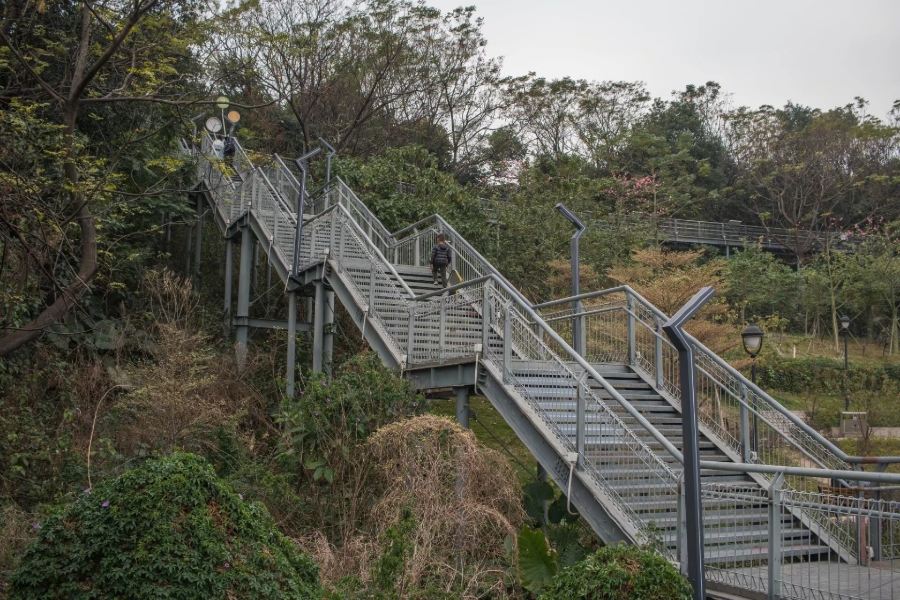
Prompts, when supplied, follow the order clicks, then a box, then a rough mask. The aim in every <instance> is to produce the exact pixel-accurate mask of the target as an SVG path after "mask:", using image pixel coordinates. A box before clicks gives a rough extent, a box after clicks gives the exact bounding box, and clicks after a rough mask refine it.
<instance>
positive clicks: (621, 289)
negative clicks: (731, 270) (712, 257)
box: [534, 285, 851, 470]
mask: <svg viewBox="0 0 900 600" xmlns="http://www.w3.org/2000/svg"><path fill="white" fill-rule="evenodd" d="M615 293H625V294H627V295H630V296H631V297H632V298H634V299H635V300H637V301H638V302H640V303H641V304H642V305H644V307H645V308H646V309H647V310H649V311H651V312H652V313H653V314H654V315H656V316H657V317H658V318H659V319H662V320H665V319H668V316H667V315H666V314H665V313H663V311H661V310H660V309H659V308H657V307H656V306H655V305H653V304H652V303H650V302H649V301H648V300H647V299H646V298H644V297H643V296H642V295H641V294H639V293H638V292H636V291H635V290H634V289H633V288H631V287H630V286H628V285H620V286H616V287H613V288H609V289H606V290H596V291H592V292H585V293H583V294H579V295H577V296H569V297H566V298H558V299H554V300H550V301H548V302H542V303H540V304H536V305H535V306H534V308H535V309H538V310H541V309H545V308H549V307H552V306H558V305H562V304H571V303H573V302H575V301H576V300H581V301H583V300H588V299H591V298H599V297H603V296H608V295H612V294H615ZM687 337H688V340H689V341H690V342H691V344H692V345H693V346H694V347H695V348H696V349H697V350H698V351H699V352H700V353H701V354H702V355H704V356H705V357H707V358H708V359H709V360H711V361H712V362H713V363H714V364H716V365H717V366H718V367H720V368H722V369H723V370H724V371H726V372H727V373H728V374H729V375H731V376H732V377H733V378H735V379H736V380H737V381H738V382H739V383H740V384H741V385H743V386H745V387H746V389H748V390H751V391H752V392H753V393H755V394H756V396H757V397H758V398H760V399H761V400H763V401H764V402H765V404H766V406H767V407H771V408H772V409H773V410H775V411H776V412H778V413H779V414H780V415H781V416H782V417H784V418H785V419H787V420H788V421H789V422H790V423H791V424H792V425H794V426H796V427H797V428H798V429H800V430H801V431H803V432H804V433H805V434H806V435H807V436H809V437H811V438H812V439H813V440H814V441H815V442H817V443H818V444H820V445H821V446H823V447H824V448H825V449H827V450H828V451H829V452H830V453H831V454H833V455H835V457H836V458H837V459H838V460H839V461H840V462H836V463H835V464H833V465H829V464H827V462H826V461H824V460H823V459H822V458H820V457H818V456H817V455H816V454H815V453H810V452H808V451H804V453H805V454H806V455H807V456H808V457H809V458H811V459H813V460H814V461H816V462H818V463H819V464H820V465H821V466H822V467H825V468H834V467H835V465H836V466H838V467H840V468H839V469H837V470H849V469H850V462H851V461H849V460H848V459H850V458H851V457H850V456H849V455H848V454H847V453H846V452H844V451H843V450H841V448H839V447H838V446H837V445H835V444H834V443H833V442H831V441H830V440H828V439H827V438H826V437H824V436H823V435H822V434H821V433H819V432H818V431H816V430H815V429H814V428H812V427H811V426H809V425H808V424H807V423H805V422H804V421H803V420H802V419H800V418H799V417H797V416H796V415H795V414H793V413H792V412H791V411H789V410H788V409H786V408H785V407H784V406H782V405H781V403H780V402H778V401H777V400H775V399H774V398H773V397H772V396H771V395H769V394H768V393H766V392H765V390H763V389H762V388H760V387H759V386H758V385H756V384H755V383H753V382H752V381H750V380H748V379H747V378H746V377H745V376H744V375H743V374H742V373H741V372H740V371H738V370H737V369H735V368H734V367H733V366H731V365H730V364H728V362H727V361H725V360H724V359H723V358H721V357H720V356H719V355H718V354H716V353H714V352H713V351H712V350H710V349H709V348H707V347H706V345H704V344H703V343H702V342H700V341H699V340H698V339H697V338H696V337H694V336H692V335H690V334H687ZM710 376H711V377H712V375H711V374H710ZM720 384H721V382H720ZM736 399H737V400H738V401H739V402H741V403H742V404H744V405H746V406H747V407H748V408H749V409H750V410H753V411H754V412H756V411H755V409H754V408H753V407H752V406H750V405H749V403H748V402H747V401H746V400H744V399H743V398H739V397H736ZM767 422H768V421H767ZM768 424H769V425H771V426H772V427H773V428H775V429H776V430H777V431H779V433H780V434H781V435H782V436H783V437H785V439H791V438H792V436H791V434H790V431H786V430H785V429H784V428H779V427H777V425H776V424H774V423H771V422H768ZM791 441H792V444H793V445H795V446H798V447H799V446H802V443H800V442H798V441H796V440H791Z"/></svg>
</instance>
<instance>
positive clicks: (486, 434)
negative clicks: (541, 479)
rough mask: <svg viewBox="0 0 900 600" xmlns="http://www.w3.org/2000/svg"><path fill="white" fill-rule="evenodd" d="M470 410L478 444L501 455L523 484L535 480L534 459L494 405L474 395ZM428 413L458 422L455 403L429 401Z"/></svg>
mask: <svg viewBox="0 0 900 600" xmlns="http://www.w3.org/2000/svg"><path fill="white" fill-rule="evenodd" d="M469 409H470V410H471V412H472V414H471V417H470V419H469V426H470V427H471V429H472V432H473V433H474V434H475V437H476V438H477V439H478V441H479V442H481V443H482V444H484V445H485V446H487V447H488V448H492V449H494V450H497V451H498V452H501V453H502V454H503V455H504V456H505V457H506V458H507V459H508V460H509V462H510V463H511V464H512V467H513V469H515V471H516V475H518V477H519V481H520V482H521V483H522V485H525V484H527V483H528V482H530V481H534V476H535V472H536V469H537V463H536V462H535V460H534V457H532V456H531V453H530V452H529V451H528V449H527V448H526V447H525V446H524V444H522V442H521V441H519V438H518V437H517V436H516V434H515V433H514V432H513V430H512V429H511V428H510V427H509V425H507V424H506V421H504V420H503V417H501V416H500V413H498V412H497V411H496V410H494V407H493V406H491V403H490V402H488V401H487V399H485V398H483V397H481V396H472V397H471V398H470V399H469ZM428 412H430V413H432V414H435V415H441V416H445V417H450V418H452V419H455V418H456V400H452V399H450V400H429V401H428Z"/></svg>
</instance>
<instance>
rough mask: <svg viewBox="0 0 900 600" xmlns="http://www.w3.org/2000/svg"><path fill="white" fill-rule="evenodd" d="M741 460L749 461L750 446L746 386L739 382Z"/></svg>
mask: <svg viewBox="0 0 900 600" xmlns="http://www.w3.org/2000/svg"><path fill="white" fill-rule="evenodd" d="M740 420H741V460H743V461H744V462H745V463H749V462H750V460H751V451H752V449H751V447H750V411H749V410H747V386H746V385H744V384H743V383H741V406H740Z"/></svg>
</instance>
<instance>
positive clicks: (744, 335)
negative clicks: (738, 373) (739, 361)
mask: <svg viewBox="0 0 900 600" xmlns="http://www.w3.org/2000/svg"><path fill="white" fill-rule="evenodd" d="M765 335H766V334H765V332H764V331H763V330H762V329H760V328H759V327H757V326H756V325H755V324H754V323H750V324H749V325H747V326H746V327H745V328H744V330H743V331H742V332H741V342H742V343H743V344H744V352H746V353H747V354H749V355H750V360H751V361H752V362H751V363H750V381H752V382H753V383H754V384H755V383H756V357H757V356H759V352H760V350H762V343H763V338H764V337H765Z"/></svg>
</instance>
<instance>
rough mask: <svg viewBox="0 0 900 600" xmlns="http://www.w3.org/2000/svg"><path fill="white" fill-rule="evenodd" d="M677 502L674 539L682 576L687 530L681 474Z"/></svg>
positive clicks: (685, 571)
mask: <svg viewBox="0 0 900 600" xmlns="http://www.w3.org/2000/svg"><path fill="white" fill-rule="evenodd" d="M677 502H678V505H677V507H676V514H675V518H676V519H677V521H676V523H675V528H676V531H675V533H676V535H675V538H676V540H677V542H676V543H677V545H678V562H679V564H680V565H681V573H682V575H684V576H687V574H688V556H687V544H685V543H684V537H685V530H686V529H687V523H685V513H686V511H685V506H684V474H683V473H682V475H681V477H679V478H678V491H677Z"/></svg>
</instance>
